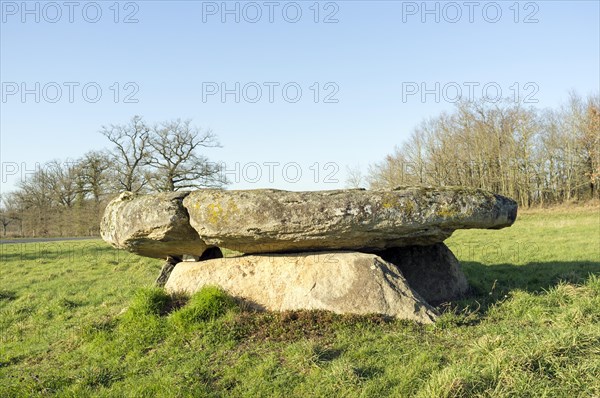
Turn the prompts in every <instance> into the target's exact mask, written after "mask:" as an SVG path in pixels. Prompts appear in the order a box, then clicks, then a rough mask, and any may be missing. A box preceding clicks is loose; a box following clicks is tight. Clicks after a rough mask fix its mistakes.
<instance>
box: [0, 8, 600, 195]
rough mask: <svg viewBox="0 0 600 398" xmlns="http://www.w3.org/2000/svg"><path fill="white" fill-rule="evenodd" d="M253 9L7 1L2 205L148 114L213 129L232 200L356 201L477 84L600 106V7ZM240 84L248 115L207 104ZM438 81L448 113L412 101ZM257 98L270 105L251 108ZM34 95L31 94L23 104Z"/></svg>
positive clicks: (235, 106)
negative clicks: (596, 96) (359, 179)
mask: <svg viewBox="0 0 600 398" xmlns="http://www.w3.org/2000/svg"><path fill="white" fill-rule="evenodd" d="M247 3H248V2H228V3H227V5H226V7H227V8H228V9H235V7H238V9H239V22H235V18H236V15H235V13H234V14H227V13H224V12H223V3H222V2H221V1H219V2H201V1H170V2H166V1H137V2H120V3H118V7H115V6H114V1H108V2H101V1H99V2H96V3H93V2H75V3H74V5H72V6H68V5H64V2H62V1H58V2H56V3H53V4H51V5H48V4H47V2H28V3H27V10H24V9H23V6H22V2H21V1H16V2H12V1H2V2H1V9H2V20H1V25H0V26H1V27H0V29H1V31H0V36H1V38H0V45H1V50H0V58H1V61H0V66H1V79H0V80H1V81H2V102H1V103H0V105H1V115H0V119H1V120H0V128H1V149H0V155H1V161H2V165H3V175H2V191H3V192H5V191H7V190H10V189H12V188H13V186H14V184H15V183H16V179H17V178H18V177H19V176H20V175H23V173H24V174H26V173H27V170H28V169H32V168H33V167H34V165H35V164H36V163H44V162H46V161H48V160H52V159H66V158H77V157H79V156H81V155H82V154H83V153H85V152H86V151H88V150H92V149H102V148H106V147H108V142H107V141H106V140H105V138H104V137H103V136H101V135H100V134H99V133H98V130H99V128H100V126H101V125H103V124H110V123H124V122H126V121H127V120H128V119H129V118H130V117H131V116H133V115H136V114H138V115H142V116H144V118H145V119H146V120H147V121H149V122H158V121H162V120H166V119H174V118H182V119H192V120H193V122H194V123H195V124H196V125H198V126H200V127H203V128H211V129H212V130H213V131H214V132H215V133H216V134H217V135H218V136H219V138H220V141H221V143H222V145H223V148H220V149H209V150H208V151H206V155H207V156H209V157H210V158H211V160H214V161H223V162H225V163H226V165H227V168H228V169H230V170H231V173H230V175H229V177H230V179H232V180H235V179H236V173H237V174H238V175H239V177H240V182H239V183H234V184H232V185H231V186H230V188H231V189H246V188H260V187H274V188H281V189H291V190H313V189H333V188H339V187H343V186H344V184H345V178H346V176H345V174H346V173H345V168H346V166H347V165H350V166H355V165H359V166H360V167H361V168H362V169H363V170H366V168H367V166H368V165H369V164H371V163H373V162H376V161H379V160H381V159H382V158H383V157H384V156H385V155H386V154H388V153H390V152H391V151H392V150H393V147H394V146H395V145H398V144H401V143H402V141H403V140H405V139H406V137H407V136H408V135H409V134H410V132H411V130H412V129H413V128H414V127H415V126H416V125H417V124H418V123H419V122H420V121H421V120H422V119H424V118H427V117H430V116H434V115H436V114H438V113H439V112H441V111H442V110H449V109H451V108H452V106H453V105H452V103H451V101H452V99H453V97H454V96H455V91H454V90H455V88H456V86H459V87H461V89H462V91H463V95H465V96H466V95H469V89H468V86H467V85H466V84H478V86H475V87H474V89H473V93H474V96H475V97H481V96H482V95H483V90H482V87H483V86H484V85H485V84H488V94H489V95H491V96H493V95H495V94H494V90H495V89H497V88H500V89H501V90H502V94H503V95H504V96H511V97H514V94H515V92H516V91H517V89H516V86H515V85H514V83H515V82H516V83H518V85H519V91H520V93H521V95H522V97H521V98H519V99H517V100H520V101H524V97H525V96H527V95H528V94H529V97H528V98H529V99H530V100H537V101H538V103H537V104H535V103H534V104H531V105H535V106H538V107H556V106H558V105H559V104H560V103H561V102H562V101H564V100H565V99H566V97H567V94H568V91H569V90H575V91H577V92H579V93H580V94H582V95H588V94H591V93H597V92H598V91H599V86H600V82H599V75H600V39H599V38H600V28H599V20H600V10H599V2H598V1H568V2H567V1H536V2H518V3H516V5H515V2H514V1H508V2H504V1H499V2H486V1H482V2H475V3H476V4H475V5H473V6H468V5H465V2H462V1H459V2H456V3H451V4H450V5H449V2H427V3H426V5H425V7H427V9H428V10H433V13H426V12H424V11H426V10H423V6H424V3H422V2H420V1H419V2H400V1H398V2H394V1H369V2H367V1H336V2H319V3H318V4H317V6H316V7H315V5H314V4H315V1H308V2H302V1H300V2H296V3H293V2H271V3H268V2H263V1H258V2H256V3H253V4H250V5H247ZM457 6H458V7H457ZM71 7H72V8H71ZM470 7H471V8H470ZM117 8H118V11H119V12H118V15H117V14H116V10H117ZM298 9H300V10H301V13H302V15H301V16H299V17H297V11H298ZM316 9H318V10H319V13H318V15H316V13H315V10H316ZM436 9H437V11H436ZM498 9H499V10H500V12H501V15H498V14H497V11H498ZM28 10H29V11H28ZM98 10H100V11H101V15H98V14H97V12H98ZM517 10H518V15H517ZM257 11H260V12H261V13H262V15H261V16H260V18H259V16H258V14H257ZM270 11H272V22H271V21H270V19H271V15H269V14H270ZM458 13H460V15H459V14H458ZM70 14H71V15H70ZM36 18H38V19H39V21H36ZM115 18H116V19H117V20H118V23H115V22H114V20H115ZM222 18H225V22H222ZM315 18H317V20H318V23H315ZM436 18H439V21H436ZM70 19H72V22H70ZM125 19H129V20H132V21H135V20H137V22H134V23H124V20H125ZM296 19H297V20H298V21H297V22H296V23H292V22H291V21H293V20H296ZM325 19H328V20H329V21H330V22H334V23H324V20H325ZM423 19H424V21H423ZM470 19H472V22H471V21H470ZM515 19H516V21H517V22H515ZM94 20H98V21H97V22H95V23H92V21H94ZM252 20H258V21H257V22H256V23H252ZM335 20H337V22H335ZM525 20H527V21H529V22H531V23H525ZM23 21H24V22H23ZM53 21H55V22H53ZM453 21H456V22H454V23H453ZM494 21H496V22H494ZM115 82H117V83H118V87H119V88H118V89H117V86H114V83H115ZM236 82H239V83H240V102H239V103H236V102H235V95H234V94H228V95H227V96H226V97H225V102H223V101H222V99H221V96H220V94H219V93H217V94H215V95H208V94H207V92H208V91H207V90H208V89H214V88H215V87H217V88H218V89H219V90H221V87H220V85H221V83H225V85H226V86H227V88H228V89H233V90H234V91H235V84H236ZM269 82H272V83H273V85H272V87H273V94H274V95H273V98H272V99H273V102H270V101H269V84H270V83H269ZM315 82H317V83H319V89H318V90H317V87H316V86H314V83H315ZM436 82H439V84H440V85H439V88H440V89H439V91H438V93H439V94H440V98H439V102H437V101H436V98H435V94H434V93H431V94H428V95H427V96H425V98H424V99H422V98H421V96H420V93H417V94H413V95H408V92H407V90H409V89H412V90H414V89H415V87H417V88H418V89H419V90H421V83H424V84H425V85H426V88H428V89H432V90H433V91H435V89H436V86H435V84H436ZM469 82H471V83H469ZM36 83H39V90H38V89H37V88H36ZM88 83H91V84H88ZM127 83H131V84H130V85H128V86H125V85H126V84H127ZM213 83H214V84H213ZM247 83H251V84H250V85H247ZM265 83H267V84H265ZM286 83H293V84H291V85H289V86H288V91H287V96H285V95H284V93H282V87H283V86H284V85H285V84H286ZM327 83H330V84H329V85H328V86H325V85H326V84H327ZM448 83H450V84H448ZM465 83H466V84H465ZM527 83H529V85H528V86H526V84H527ZM86 84H88V86H87V92H86V93H83V86H84V85H86ZM275 84H278V85H275ZM245 85H246V91H245V92H244V89H243V87H244V86H245ZM257 85H258V86H260V87H261V90H262V97H261V98H260V99H259V100H258V102H256V103H252V102H250V101H251V100H252V99H254V98H255V97H256V86H257ZM57 86H58V87H59V88H60V89H61V94H62V96H61V97H60V98H58V99H57ZM444 86H445V87H446V89H447V90H446V92H444V90H443V87H444ZM69 87H71V88H72V90H73V97H72V98H71V99H72V102H70V98H69V94H70V93H69V91H70V89H69ZM98 87H99V88H100V89H101V90H102V95H101V96H100V97H99V98H98V101H97V102H92V101H93V100H94V99H95V98H94V97H96V92H95V90H96V88H98ZM297 87H300V89H301V90H302V96H301V97H300V99H299V100H298V101H297V102H292V101H293V100H294V97H295V95H296V94H295V90H296V88H297ZM311 87H312V88H311ZM23 88H25V89H28V90H32V92H33V93H29V94H26V95H25V96H24V97H23V96H22V94H23V93H22V89H23ZM136 90H137V92H135V91H136ZM36 91H38V92H37V94H39V97H40V98H39V101H40V102H39V103H36V102H35V101H36V98H35V96H36ZM336 91H337V92H336ZM115 92H118V93H119V98H118V101H117V102H115V97H114V96H115ZM315 92H318V93H319V98H318V101H317V102H315V97H314V95H315ZM128 94H132V96H131V97H130V98H129V99H130V100H137V103H127V102H126V101H125V96H127V95H128ZM203 94H204V95H205V98H203ZM244 94H246V95H244ZM444 94H446V95H444ZM327 95H331V96H330V98H329V99H334V100H337V103H335V102H334V103H327V102H325V101H324V100H325V97H326V96H327ZM403 95H405V96H406V98H403ZM52 101H56V102H54V103H53V102H52ZM288 101H289V102H288ZM267 162H278V163H279V164H278V165H271V166H268V165H265V163H267ZM236 163H239V168H238V169H237V171H236V166H235V164H236ZM315 163H318V168H319V169H320V170H319V171H320V172H319V173H318V175H316V167H315V165H314V164H315ZM286 164H291V166H287V168H286V172H287V173H286V174H285V175H283V170H284V165H286ZM296 164H297V165H296ZM15 165H16V167H17V168H18V170H17V171H15ZM256 165H260V169H261V172H262V177H261V178H258V177H257V176H256V171H257V168H256ZM298 167H299V170H300V171H301V173H302V177H301V178H300V179H299V181H297V182H295V180H297V178H296V173H297V171H298ZM338 169H339V170H338ZM336 170H338V171H336ZM270 171H272V172H273V175H272V180H273V181H272V182H270V181H269V172H270ZM13 174H14V175H13ZM330 174H331V175H330ZM328 175H329V176H330V177H331V178H330V179H329V180H328V179H327V178H326V177H327V176H328ZM336 179H337V180H339V183H333V182H331V180H336ZM244 180H246V181H244ZM315 180H316V181H317V182H315ZM253 181H254V182H253Z"/></svg>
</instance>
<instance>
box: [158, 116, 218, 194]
mask: <svg viewBox="0 0 600 398" xmlns="http://www.w3.org/2000/svg"><path fill="white" fill-rule="evenodd" d="M148 145H149V148H150V151H149V157H148V161H147V164H148V165H149V166H150V167H151V168H152V172H151V173H150V174H148V180H149V182H150V185H151V186H152V188H154V189H155V190H157V191H176V190H179V189H185V188H202V187H221V186H223V185H224V184H226V180H225V179H224V177H223V175H222V173H221V166H220V165H219V164H217V163H210V162H209V161H208V158H207V157H206V156H204V155H202V154H200V153H199V150H200V148H215V147H220V144H219V142H218V140H217V137H216V135H214V134H213V133H212V131H210V130H206V131H202V130H200V129H199V128H197V127H194V126H192V125H191V121H190V120H186V121H181V120H179V119H177V120H175V121H171V122H163V123H161V124H160V125H158V126H156V127H154V128H153V129H152V133H151V136H150V139H149V141H148Z"/></svg>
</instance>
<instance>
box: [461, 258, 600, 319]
mask: <svg viewBox="0 0 600 398" xmlns="http://www.w3.org/2000/svg"><path fill="white" fill-rule="evenodd" d="M461 266H462V269H463V271H464V273H465V274H466V276H467V279H468V281H469V285H470V289H471V291H470V294H469V296H468V297H466V298H465V299H463V300H458V301H456V302H454V303H449V307H456V306H458V308H454V310H455V311H456V310H457V309H458V310H460V309H464V308H466V307H471V308H473V307H479V312H480V313H485V312H486V311H487V310H488V309H489V308H490V307H491V306H492V305H494V304H495V303H497V302H499V301H502V300H504V299H505V298H506V295H507V294H508V293H509V292H511V291H514V290H522V291H526V292H529V293H541V292H544V291H547V290H549V289H551V288H553V287H555V286H557V285H558V284H559V283H561V282H566V283H571V284H575V285H580V284H583V283H585V281H586V280H587V279H588V278H589V276H590V275H592V274H595V275H600V262H595V261H572V262H569V261H563V262H550V263H540V262H532V263H527V264H524V265H514V264H506V263H503V264H494V265H485V264H482V263H480V262H475V261H465V262H461Z"/></svg>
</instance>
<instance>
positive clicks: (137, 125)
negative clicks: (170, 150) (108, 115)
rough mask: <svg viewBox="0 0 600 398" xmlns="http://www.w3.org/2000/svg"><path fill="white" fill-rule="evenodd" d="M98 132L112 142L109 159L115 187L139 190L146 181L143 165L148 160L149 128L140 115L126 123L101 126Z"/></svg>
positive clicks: (133, 190) (132, 190) (125, 189)
mask: <svg viewBox="0 0 600 398" xmlns="http://www.w3.org/2000/svg"><path fill="white" fill-rule="evenodd" d="M100 133H101V134H102V135H104V136H105V137H106V138H108V140H109V141H110V142H111V143H113V145H114V147H113V150H112V153H111V159H112V161H113V162H114V166H115V175H116V187H115V188H116V189H117V190H124V191H131V192H139V191H141V190H143V189H144V187H145V186H146V185H147V183H148V181H147V180H146V178H145V176H146V173H145V172H144V170H143V169H144V165H145V164H146V162H147V160H148V149H149V141H150V128H149V127H148V126H147V125H146V124H145V123H144V121H143V120H142V117H140V116H134V117H132V118H131V120H130V121H129V123H128V124H118V125H114V124H111V125H110V126H102V129H101V130H100Z"/></svg>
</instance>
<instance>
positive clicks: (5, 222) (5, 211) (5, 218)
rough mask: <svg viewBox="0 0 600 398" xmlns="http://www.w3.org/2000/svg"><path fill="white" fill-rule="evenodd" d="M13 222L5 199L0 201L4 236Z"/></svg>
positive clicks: (0, 217)
mask: <svg viewBox="0 0 600 398" xmlns="http://www.w3.org/2000/svg"><path fill="white" fill-rule="evenodd" d="M12 221H13V219H12V217H11V215H10V213H9V211H8V209H7V208H6V205H5V199H4V197H2V198H1V200H0V224H2V236H6V230H7V228H8V226H9V225H10V223H11V222H12Z"/></svg>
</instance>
